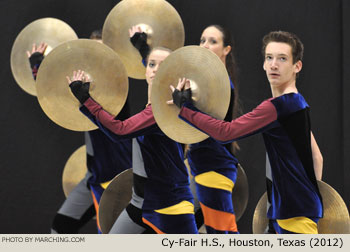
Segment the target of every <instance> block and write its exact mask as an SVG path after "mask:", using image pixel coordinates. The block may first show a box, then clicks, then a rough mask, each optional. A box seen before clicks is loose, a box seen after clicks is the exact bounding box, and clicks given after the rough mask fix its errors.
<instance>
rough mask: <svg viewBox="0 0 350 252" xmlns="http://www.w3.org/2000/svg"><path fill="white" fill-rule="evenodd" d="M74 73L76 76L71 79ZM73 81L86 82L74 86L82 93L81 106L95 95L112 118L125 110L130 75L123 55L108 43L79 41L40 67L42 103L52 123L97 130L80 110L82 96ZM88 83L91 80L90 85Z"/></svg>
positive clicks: (61, 47) (57, 50)
mask: <svg viewBox="0 0 350 252" xmlns="http://www.w3.org/2000/svg"><path fill="white" fill-rule="evenodd" d="M77 69H80V70H81V71H77ZM74 71H75V73H74ZM72 73H73V77H72V78H69V77H68V78H67V76H68V75H71V74H72ZM72 80H73V81H82V82H85V83H81V84H79V83H75V84H74V87H71V88H72V91H73V89H76V90H77V92H81V93H82V95H81V97H80V98H82V99H80V98H79V101H80V103H82V102H84V101H85V100H86V99H87V98H88V97H89V96H90V94H91V96H92V97H94V98H95V99H96V100H97V101H98V102H99V104H100V105H101V106H102V107H103V108H105V109H106V111H108V112H109V113H110V114H112V115H117V114H118V113H119V112H120V110H121V109H122V108H123V106H124V103H125V101H126V98H127V94H128V76H127V73H126V70H125V67H124V65H123V63H122V62H121V60H120V58H119V56H118V55H117V54H116V53H115V52H114V51H113V50H112V49H111V48H109V47H108V46H106V45H105V44H102V43H99V42H97V41H93V40H90V39H77V40H74V41H68V42H66V43H63V44H61V45H59V46H57V47H56V48H55V49H54V50H52V51H51V52H50V54H48V55H47V56H46V57H45V60H44V61H43V62H42V64H41V65H40V68H39V71H38V77H37V81H36V82H37V83H36V87H37V93H38V100H39V104H40V106H41V108H42V109H43V111H44V112H45V114H46V115H47V116H48V117H49V118H50V119H51V120H52V121H54V122H55V123H57V124H58V125H60V126H62V127H64V128H66V129H70V130H76V131H89V130H93V129H96V128H97V126H96V125H94V124H93V123H92V122H91V121H90V120H89V119H88V118H87V117H86V116H85V115H83V114H82V113H81V112H80V111H79V107H80V103H79V102H78V101H77V99H76V98H78V97H77V96H74V95H73V94H72V91H71V90H70V89H69V88H68V85H67V81H68V82H69V83H71V81H72ZM86 81H91V84H90V86H89V84H88V82H86ZM72 86H73V85H72ZM84 99H85V100H84Z"/></svg>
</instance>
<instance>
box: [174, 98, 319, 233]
mask: <svg viewBox="0 0 350 252" xmlns="http://www.w3.org/2000/svg"><path fill="white" fill-rule="evenodd" d="M179 117H180V118H181V119H183V120H185V121H186V122H188V123H190V124H191V125H193V126H195V127H196V128H198V129H199V130H201V131H203V132H205V133H207V134H208V135H210V136H211V137H213V138H215V139H217V140H218V141H221V142H228V141H232V140H238V139H241V138H244V137H247V136H250V135H253V134H257V133H262V134H263V137H264V142H265V146H266V150H267V154H268V157H269V161H270V165H271V175H272V194H271V207H270V208H269V211H268V213H267V217H268V218H269V219H272V220H275V221H276V223H277V224H278V226H279V227H281V228H280V229H279V228H278V227H277V226H276V225H275V230H276V231H277V232H278V231H279V232H282V233H283V232H284V231H283V230H287V231H288V232H292V233H317V220H318V218H321V217H322V216H323V206H322V198H321V195H320V192H319V189H318V186H317V182H316V177H315V173H314V167H313V159H312V150H311V136H310V134H311V133H310V132H311V127H310V118H309V106H308V104H307V103H306V101H305V100H304V98H303V97H302V95H300V94H298V93H289V94H285V95H282V96H279V97H276V98H271V99H268V100H266V101H264V102H262V103H261V104H260V105H259V106H258V107H256V108H255V109H254V110H253V111H252V112H250V113H247V114H245V115H243V116H241V117H239V118H237V119H236V120H233V121H231V122H224V121H221V120H217V119H214V118H212V117H211V116H209V115H206V114H204V113H203V112H200V111H199V110H198V109H196V108H195V107H194V106H193V104H192V103H186V104H185V105H184V107H183V108H182V109H181V111H180V115H179Z"/></svg>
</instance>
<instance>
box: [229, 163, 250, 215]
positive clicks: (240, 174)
mask: <svg viewBox="0 0 350 252" xmlns="http://www.w3.org/2000/svg"><path fill="white" fill-rule="evenodd" d="M248 198H249V186H248V178H247V175H246V174H245V172H244V170H243V167H242V166H241V165H240V164H238V166H237V179H236V184H235V186H234V187H233V191H232V203H233V207H234V210H235V214H236V221H238V220H239V219H240V218H241V217H242V215H243V213H244V211H245V209H246V208H247V205H248Z"/></svg>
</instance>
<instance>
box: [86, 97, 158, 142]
mask: <svg viewBox="0 0 350 252" xmlns="http://www.w3.org/2000/svg"><path fill="white" fill-rule="evenodd" d="M80 110H81V111H82V112H83V113H84V114H85V115H86V116H88V117H89V118H90V120H91V121H92V122H94V123H95V124H96V125H97V126H99V128H100V129H101V130H104V131H105V130H106V129H108V131H110V132H111V133H113V134H115V135H116V136H119V138H120V137H123V138H132V137H136V136H140V135H144V134H146V133H147V132H148V131H149V130H152V128H153V126H154V125H156V123H155V120H154V117H153V114H152V110H151V108H148V109H145V110H143V111H142V112H140V113H138V114H136V115H135V116H133V117H130V118H128V119H126V120H124V121H121V120H117V119H115V117H114V116H113V115H111V114H110V113H108V112H107V111H105V110H104V109H103V108H102V107H101V106H100V105H99V104H98V103H97V102H95V101H94V100H93V99H91V98H90V99H88V100H87V101H86V102H85V103H84V106H83V107H81V109H80ZM89 114H90V115H89Z"/></svg>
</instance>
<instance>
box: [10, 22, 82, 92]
mask: <svg viewBox="0 0 350 252" xmlns="http://www.w3.org/2000/svg"><path fill="white" fill-rule="evenodd" d="M77 38H78V37H77V35H76V34H75V32H74V30H73V29H72V28H71V27H70V26H69V25H68V24H66V23H65V22H63V21H61V20H59V19H56V18H42V19H38V20H35V21H33V22H31V23H30V24H28V25H27V26H26V27H24V29H23V30H22V31H21V32H20V33H19V34H18V35H17V38H16V40H15V42H14V44H13V46H12V50H11V70H12V74H13V76H14V78H15V80H16V82H17V84H18V85H19V86H20V87H21V88H22V89H23V90H24V91H25V92H27V93H29V94H31V95H34V96H35V95H36V89H35V81H34V79H33V76H32V71H31V68H30V64H29V60H28V56H27V54H26V51H31V50H32V45H33V44H34V43H35V44H39V43H41V42H45V43H47V44H48V47H47V49H46V51H45V55H47V54H48V53H49V52H50V51H51V50H52V49H53V48H55V47H56V46H57V45H59V44H61V43H62V42H66V41H69V40H74V39H77Z"/></svg>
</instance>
